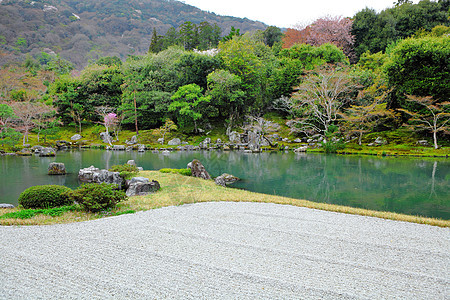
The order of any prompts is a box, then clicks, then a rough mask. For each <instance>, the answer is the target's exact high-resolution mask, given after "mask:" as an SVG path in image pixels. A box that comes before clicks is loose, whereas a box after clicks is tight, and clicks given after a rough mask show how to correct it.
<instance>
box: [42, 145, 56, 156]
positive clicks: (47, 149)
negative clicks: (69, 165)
mask: <svg viewBox="0 0 450 300" xmlns="http://www.w3.org/2000/svg"><path fill="white" fill-rule="evenodd" d="M39 156H43V157H47V156H55V150H54V149H53V148H50V147H43V148H42V149H41V150H40V151H39Z"/></svg>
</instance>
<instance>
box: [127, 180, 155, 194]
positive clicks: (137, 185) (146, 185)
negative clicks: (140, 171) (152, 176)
mask: <svg viewBox="0 0 450 300" xmlns="http://www.w3.org/2000/svg"><path fill="white" fill-rule="evenodd" d="M160 188H161V186H160V185H159V182H158V181H156V180H152V181H151V182H150V180H149V179H148V178H145V177H133V178H132V179H131V180H130V181H129V182H128V189H127V191H126V195H127V196H128V197H131V196H144V195H148V194H151V193H155V192H156V191H158V190H159V189H160Z"/></svg>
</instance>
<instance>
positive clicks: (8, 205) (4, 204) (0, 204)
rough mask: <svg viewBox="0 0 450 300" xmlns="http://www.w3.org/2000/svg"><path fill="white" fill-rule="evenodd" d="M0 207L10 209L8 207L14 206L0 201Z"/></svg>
mask: <svg viewBox="0 0 450 300" xmlns="http://www.w3.org/2000/svg"><path fill="white" fill-rule="evenodd" d="M0 208H7V209H10V208H14V205H12V204H8V203H0Z"/></svg>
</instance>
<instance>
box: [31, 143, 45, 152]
mask: <svg viewBox="0 0 450 300" xmlns="http://www.w3.org/2000/svg"><path fill="white" fill-rule="evenodd" d="M43 148H44V147H43V146H40V145H36V146H33V147H31V151H33V152H34V153H35V154H39V153H40V152H41V150H42V149H43Z"/></svg>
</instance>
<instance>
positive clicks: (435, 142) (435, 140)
mask: <svg viewBox="0 0 450 300" xmlns="http://www.w3.org/2000/svg"><path fill="white" fill-rule="evenodd" d="M433 141H434V149H437V148H438V144H437V132H436V130H433Z"/></svg>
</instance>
